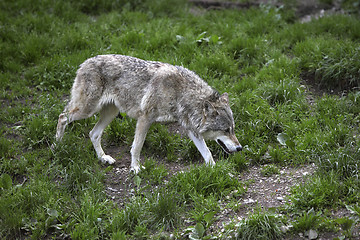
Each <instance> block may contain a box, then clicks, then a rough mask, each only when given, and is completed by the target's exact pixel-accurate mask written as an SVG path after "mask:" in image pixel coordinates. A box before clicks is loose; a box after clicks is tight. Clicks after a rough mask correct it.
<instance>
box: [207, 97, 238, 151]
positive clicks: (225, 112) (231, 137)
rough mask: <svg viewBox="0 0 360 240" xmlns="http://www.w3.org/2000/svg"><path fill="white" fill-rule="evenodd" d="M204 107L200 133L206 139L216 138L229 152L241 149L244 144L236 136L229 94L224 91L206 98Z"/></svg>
mask: <svg viewBox="0 0 360 240" xmlns="http://www.w3.org/2000/svg"><path fill="white" fill-rule="evenodd" d="M203 108H204V109H203V111H204V115H203V122H202V127H201V129H200V134H201V135H202V136H203V137H204V139H209V140H215V141H216V142H217V143H218V144H219V145H220V146H221V147H222V148H223V149H224V150H225V151H226V152H228V153H233V152H238V151H241V150H242V146H241V145H240V143H239V141H238V140H237V138H236V136H235V131H234V128H235V124H234V118H233V113H232V111H231V109H230V106H229V96H228V94H227V93H224V94H222V95H221V96H219V95H218V97H215V98H212V99H209V100H205V101H204V104H203Z"/></svg>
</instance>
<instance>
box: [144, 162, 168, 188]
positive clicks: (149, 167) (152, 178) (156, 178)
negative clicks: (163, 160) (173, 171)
mask: <svg viewBox="0 0 360 240" xmlns="http://www.w3.org/2000/svg"><path fill="white" fill-rule="evenodd" d="M143 166H144V169H142V170H141V171H140V173H139V175H138V176H139V177H141V178H142V179H145V180H148V181H149V183H150V184H161V183H163V182H164V178H165V177H166V176H167V175H168V174H169V173H168V171H167V170H166V168H165V166H164V165H163V164H159V163H157V162H156V160H154V159H152V158H148V159H146V160H145V162H144V165H143Z"/></svg>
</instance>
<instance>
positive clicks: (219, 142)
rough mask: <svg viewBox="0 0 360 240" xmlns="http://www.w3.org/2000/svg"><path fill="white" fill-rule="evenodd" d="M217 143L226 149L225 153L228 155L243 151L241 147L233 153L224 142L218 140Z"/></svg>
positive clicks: (237, 147)
mask: <svg viewBox="0 0 360 240" xmlns="http://www.w3.org/2000/svg"><path fill="white" fill-rule="evenodd" d="M216 142H217V143H218V144H219V145H220V146H221V147H222V148H223V149H224V151H225V152H227V153H229V154H230V153H234V152H240V151H241V150H242V147H241V146H236V148H235V149H234V150H233V151H231V150H229V148H228V147H227V146H226V144H225V143H224V142H223V141H221V140H220V139H217V140H216Z"/></svg>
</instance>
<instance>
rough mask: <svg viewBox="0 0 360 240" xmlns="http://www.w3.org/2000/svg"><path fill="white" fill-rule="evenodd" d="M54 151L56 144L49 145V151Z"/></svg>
mask: <svg viewBox="0 0 360 240" xmlns="http://www.w3.org/2000/svg"><path fill="white" fill-rule="evenodd" d="M55 149H56V143H53V144H51V146H50V150H51V151H55Z"/></svg>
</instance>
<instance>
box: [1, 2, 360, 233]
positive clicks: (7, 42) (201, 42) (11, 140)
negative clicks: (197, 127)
mask: <svg viewBox="0 0 360 240" xmlns="http://www.w3.org/2000/svg"><path fill="white" fill-rule="evenodd" d="M356 4H357V2H356V1H342V5H343V6H346V7H347V9H350V10H351V11H350V12H351V14H348V15H345V14H344V15H342V14H338V15H331V16H326V17H324V18H320V19H318V20H312V21H311V22H308V23H304V24H301V23H299V22H298V21H297V19H296V18H295V14H294V12H293V8H292V5H291V2H289V3H288V4H286V5H285V6H284V7H283V8H275V7H270V6H261V7H259V8H251V9H249V10H246V11H238V10H218V11H198V12H197V11H196V10H195V12H196V13H194V10H193V9H191V7H189V5H188V3H187V1H176V0H171V1H166V0H161V1H156V2H155V1H150V0H141V1H140V0H139V1H127V0H119V1H107V0H106V1H88V0H82V1H77V2H74V1H62V2H59V1H53V0H45V1H32V2H31V3H29V2H27V1H23V0H19V1H8V0H6V1H1V2H0V22H1V24H0V57H1V61H0V104H1V108H0V135H1V136H0V238H4V239H17V238H31V239H48V238H60V239H62V238H72V239H149V238H153V239H167V238H169V237H170V234H173V235H174V237H176V238H181V237H188V236H190V235H191V236H192V237H194V238H195V237H197V238H201V237H203V238H206V237H208V238H209V237H211V236H210V235H212V236H213V237H218V236H220V235H221V233H220V232H219V229H217V228H215V229H212V231H210V229H211V227H212V226H213V225H214V223H215V222H216V220H217V219H218V217H220V216H221V213H222V211H224V208H227V206H237V205H238V203H239V202H241V201H242V200H243V199H242V196H243V193H244V191H246V188H244V186H245V185H246V184H245V183H244V182H242V181H241V180H240V179H241V178H239V175H240V174H241V173H242V172H243V171H244V170H246V169H248V168H251V167H252V166H253V165H260V167H261V169H263V171H262V174H263V175H264V176H269V175H271V174H278V169H279V168H280V167H282V166H298V165H302V164H309V163H315V164H316V166H317V171H316V173H315V174H314V175H312V176H309V177H308V179H307V181H306V182H305V183H304V184H303V185H300V186H295V187H294V188H293V189H292V193H291V196H290V197H289V199H291V201H292V204H291V206H289V208H287V209H286V210H285V211H284V213H283V214H284V215H285V216H284V217H285V218H287V219H290V218H292V220H293V223H292V225H293V226H295V230H294V232H295V234H296V233H297V232H302V231H305V230H308V228H309V226H310V225H315V226H316V227H317V229H322V228H323V227H322V226H323V225H324V221H325V222H327V221H328V222H327V223H326V224H325V228H326V226H328V228H329V229H335V228H333V226H334V224H335V225H336V224H337V225H339V226H340V225H341V226H343V227H344V228H343V229H346V231H345V230H344V234H345V235H346V236H347V237H348V238H349V237H351V234H352V230H351V229H352V226H354V222H350V220H348V219H340V220H338V222H336V220H329V219H325V220H324V219H323V218H321V217H318V214H319V213H320V212H328V211H331V210H332V209H335V208H339V207H344V206H357V205H356V204H357V203H358V202H359V201H360V195H359V192H360V189H359V187H358V186H360V182H359V161H358V159H359V158H360V156H359V149H360V141H359V136H360V131H359V124H360V114H359V113H360V94H359V87H360V82H359V79H360V73H359V68H360V62H359V51H360V50H359V42H360V21H359V15H358V13H359V12H358V11H356V9H358V7H359V6H358V5H356ZM354 9H355V10H354ZM108 53H118V54H125V55H131V56H135V57H140V58H143V59H147V60H159V61H164V62H168V63H171V64H177V65H182V66H184V67H187V68H189V69H191V70H193V71H195V72H196V73H198V74H199V75H200V76H201V77H202V78H203V79H205V80H206V81H207V82H208V83H209V84H210V85H211V86H213V87H215V88H216V89H218V90H219V92H225V91H226V92H228V93H229V96H230V102H231V104H232V106H231V107H232V110H233V113H234V119H235V124H236V129H235V132H236V135H237V137H238V139H239V141H240V142H241V143H242V145H243V146H244V150H243V152H242V153H240V154H235V155H227V154H225V153H224V152H223V151H222V150H221V148H220V147H219V146H218V145H217V144H215V143H211V142H209V144H208V145H209V147H210V148H211V151H212V152H213V154H214V158H215V159H216V161H217V163H218V164H217V165H216V166H215V167H213V168H210V167H207V166H203V165H198V163H199V160H200V161H202V160H201V156H200V154H199V153H198V151H197V149H196V148H195V146H194V145H193V143H191V141H190V140H189V139H186V138H181V137H180V136H179V135H172V134H168V131H167V127H166V126H161V125H154V126H152V127H151V129H150V131H149V134H148V136H147V139H146V141H145V145H144V149H143V151H142V154H143V156H145V159H146V160H145V162H144V166H145V167H146V168H145V170H144V171H142V172H141V173H140V174H139V175H138V176H137V177H134V178H132V180H130V181H132V183H131V184H130V185H131V186H135V188H134V190H133V191H132V192H131V196H130V197H129V198H128V199H126V200H125V203H124V205H123V206H122V207H119V206H117V205H116V204H114V203H113V202H112V201H111V199H110V198H109V196H107V195H106V194H105V190H106V187H107V186H105V184H104V179H105V178H106V171H109V170H111V169H110V168H109V169H108V168H106V166H103V165H102V164H100V163H99V162H98V160H97V159H96V156H95V152H94V150H93V147H92V145H91V142H90V141H89V139H88V133H89V131H90V130H91V129H92V128H93V126H94V124H95V122H96V118H95V117H93V118H90V119H86V120H81V121H78V122H74V123H73V124H71V125H70V126H69V127H68V129H67V131H66V133H65V136H64V139H63V142H62V143H60V144H58V145H57V146H56V148H55V150H54V151H51V150H50V149H49V147H50V145H51V144H52V143H53V142H54V135H55V128H56V124H57V118H58V115H59V114H60V112H61V111H62V110H63V107H64V106H65V104H66V103H65V100H66V99H67V98H68V96H69V92H70V88H71V86H72V82H73V79H74V77H75V74H76V70H77V69H78V66H79V65H80V64H81V63H82V62H83V61H84V60H85V59H87V58H89V57H92V56H95V55H98V54H108ZM308 84H311V87H310V88H309V85H308ZM309 89H310V90H312V89H317V91H318V90H319V89H320V90H321V91H319V92H313V93H309ZM332 90H334V92H332ZM341 91H345V92H344V94H341ZM334 93H338V94H334ZM310 95H311V97H310ZM134 129H135V120H132V119H130V118H128V117H126V115H125V114H122V118H120V117H118V118H116V119H115V121H113V122H112V123H111V125H110V126H109V127H108V128H107V129H106V130H105V134H104V137H103V141H104V142H106V143H115V144H117V145H119V146H121V147H124V148H127V149H130V146H131V143H132V141H133V134H134ZM104 145H106V144H104ZM161 161H167V162H169V163H171V164H179V166H181V165H184V164H186V165H187V166H188V170H186V171H184V172H177V173H175V174H174V173H170V171H169V169H167V167H166V166H167V165H166V164H159V162H161ZM129 188H130V186H129ZM229 208H231V207H229ZM350 208H351V207H350ZM233 209H235V210H234V211H233V212H232V213H231V214H232V215H231V214H230V215H231V216H230V217H235V215H236V213H235V212H236V207H234V208H233ZM311 209H313V210H312V211H313V212H312V211H311ZM352 209H354V207H353V208H352ZM298 212H305V213H307V214H302V215H301V214H296V217H293V215H292V214H293V213H298ZM235 219H236V218H235ZM281 219H282V218H279V215H278V214H274V213H269V212H266V211H265V212H261V213H260V212H257V213H255V214H252V215H250V216H249V217H248V218H246V219H244V220H243V221H238V220H236V221H235V220H234V221H235V222H234V224H230V225H229V226H228V228H230V229H228V231H229V232H233V233H234V234H236V233H237V235H236V236H237V238H238V239H241V238H243V237H244V236H243V235H242V234H243V232H246V233H249V234H250V235H251V236H254V237H258V238H261V237H262V238H266V239H271V238H277V237H279V236H280V235H281V233H280V232H279V229H278V228H279V225H280V222H281V221H282V220H281ZM250 235H249V236H250ZM259 236H260V237H259ZM233 237H234V238H236V237H235V235H234V236H233Z"/></svg>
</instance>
